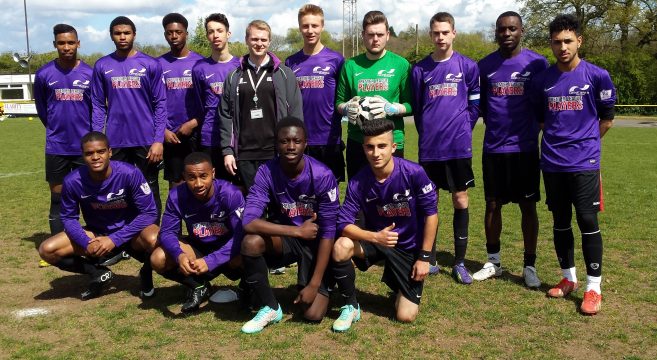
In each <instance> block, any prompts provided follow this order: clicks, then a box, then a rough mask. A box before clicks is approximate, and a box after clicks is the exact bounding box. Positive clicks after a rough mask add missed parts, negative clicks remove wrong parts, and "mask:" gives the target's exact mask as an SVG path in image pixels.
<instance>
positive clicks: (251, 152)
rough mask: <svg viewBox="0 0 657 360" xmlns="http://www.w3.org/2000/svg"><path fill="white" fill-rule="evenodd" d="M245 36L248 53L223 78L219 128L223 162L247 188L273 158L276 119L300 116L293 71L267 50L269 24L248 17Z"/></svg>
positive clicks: (300, 106)
mask: <svg viewBox="0 0 657 360" xmlns="http://www.w3.org/2000/svg"><path fill="white" fill-rule="evenodd" d="M244 41H245V42H246V45H247V46H248V48H249V53H248V54H247V55H245V56H243V57H242V58H241V59H240V66H239V67H238V68H237V69H235V70H233V71H231V72H230V74H228V76H227V77H226V80H225V81H224V89H225V91H224V92H223V95H222V98H221V103H220V105H219V117H220V124H219V130H220V136H221V147H222V154H223V156H224V162H223V164H224V167H225V168H226V171H228V173H229V174H230V175H233V176H234V175H239V177H240V179H241V181H242V182H243V183H244V186H245V188H246V189H247V191H248V189H249V188H250V187H251V185H253V179H254V177H255V174H256V171H257V170H258V167H259V166H260V165H262V164H264V163H265V162H266V161H267V160H270V159H272V158H273V157H274V154H275V152H276V133H275V127H276V123H278V122H279V121H280V120H281V119H283V118H284V117H286V116H294V117H297V118H299V119H303V109H302V101H301V92H300V91H299V86H298V85H297V80H296V78H295V77H294V73H293V72H292V70H290V68H288V67H287V66H285V65H283V64H282V63H281V61H280V60H279V59H278V58H277V57H276V55H274V54H273V53H271V52H269V51H268V49H269V44H270V42H271V28H270V27H269V24H267V23H266V22H264V21H262V20H253V21H251V22H250V23H249V25H248V26H247V27H246V36H245V38H244Z"/></svg>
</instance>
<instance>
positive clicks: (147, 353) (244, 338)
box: [0, 118, 657, 359]
mask: <svg viewBox="0 0 657 360" xmlns="http://www.w3.org/2000/svg"><path fill="white" fill-rule="evenodd" d="M482 133H483V127H481V126H477V127H476V129H475V137H474V148H475V149H476V150H477V151H476V152H475V154H474V158H473V167H474V170H475V174H476V176H477V178H476V184H477V187H475V188H474V189H471V191H470V203H471V206H470V219H471V220H470V243H469V249H468V255H467V259H469V260H468V261H467V263H466V265H467V266H468V267H469V269H470V270H471V271H472V272H474V271H476V270H478V269H479V268H480V267H481V266H482V264H483V262H485V259H486V254H485V252H486V251H485V246H484V243H485V238H484V229H483V211H484V201H483V183H482V181H481V165H480V164H481V152H480V151H481V142H482ZM0 138H1V139H2V140H1V142H0V199H1V203H2V206H0V229H2V231H1V232H0V243H1V244H2V247H1V248H0V272H1V273H2V276H0V293H1V294H2V296H0V348H2V349H3V351H2V352H0V358H16V359H25V358H29V359H43V358H55V359H69V358H98V359H116V358H143V359H152V358H159V359H197V358H236V357H237V358H275V359H278V358H363V359H370V358H438V359H442V358H490V359H501V358H532V359H535V358H538V359H541V358H545V359H551V358H628V359H654V358H657V292H656V291H655V289H656V288H657V283H656V280H655V278H656V276H655V275H656V274H655V269H657V261H656V259H657V256H656V255H657V254H656V251H655V247H654V244H655V242H654V241H655V238H656V237H657V236H656V235H657V229H656V228H657V226H656V225H655V220H654V219H655V214H656V213H657V205H656V204H657V188H656V187H655V184H657V156H655V154H657V141H655V139H657V129H655V128H614V129H612V130H611V131H610V132H609V133H608V134H607V136H606V137H605V139H604V141H603V161H602V166H603V170H602V172H603V184H604V195H605V203H606V211H605V212H604V213H601V214H600V227H601V229H602V232H603V239H604V244H605V254H604V265H603V266H604V271H603V279H604V280H603V287H602V289H603V307H602V312H601V313H600V314H599V315H596V316H594V317H587V316H582V315H580V314H579V313H578V311H577V309H578V306H579V303H580V302H581V297H582V295H583V292H582V291H581V290H580V291H578V292H577V293H575V294H574V296H571V297H569V298H567V299H547V298H546V297H545V291H546V290H547V289H548V288H549V286H551V285H553V284H555V283H556V282H557V281H559V279H560V276H561V275H560V271H559V268H558V263H557V261H556V258H555V255H554V250H553V246H552V235H551V217H550V214H549V213H548V212H547V209H546V206H545V205H544V204H543V203H542V202H541V203H539V204H538V209H539V218H540V222H541V225H540V233H539V245H538V259H537V269H538V272H539V276H540V277H541V279H542V280H543V282H544V285H543V287H542V288H541V289H540V290H538V291H533V290H528V289H526V288H525V287H524V286H523V285H522V278H521V272H522V240H521V239H522V238H521V232H520V212H519V210H518V209H517V207H516V206H513V205H509V206H506V207H505V209H504V212H503V220H504V230H503V233H502V264H503V266H504V268H505V270H506V271H505V274H504V275H503V276H502V277H500V278H497V279H494V280H489V281H485V282H481V283H475V284H473V285H471V286H462V285H457V284H456V283H455V282H454V281H453V280H452V279H451V278H450V277H449V275H448V272H447V269H449V265H450V264H451V261H452V254H453V249H452V240H451V216H452V209H451V206H450V203H451V201H450V198H449V194H447V193H445V192H441V193H440V220H441V227H440V230H439V243H438V248H439V251H440V254H439V262H440V265H441V266H442V267H443V269H444V270H443V271H442V272H441V274H440V275H438V276H435V277H431V278H429V279H428V281H427V282H426V284H425V291H424V296H423V299H422V305H421V307H420V315H419V317H418V319H417V321H416V322H415V323H414V324H400V323H397V322H395V321H394V320H392V316H393V311H392V309H393V301H394V299H393V298H392V297H390V293H389V292H388V289H387V288H386V287H385V285H383V284H382V283H380V282H379V278H380V275H381V271H380V269H378V268H374V269H372V270H371V271H369V272H367V273H360V272H358V273H357V287H358V290H359V294H358V295H359V300H360V304H361V307H362V309H363V319H362V320H361V322H359V323H357V324H356V325H354V327H353V329H352V330H351V331H349V332H348V333H345V334H333V333H331V331H330V326H331V323H332V321H333V320H334V319H335V318H336V317H337V309H338V307H339V305H340V304H339V299H337V297H336V298H334V299H333V300H334V301H333V302H332V305H333V307H332V309H331V310H330V311H329V313H328V315H327V318H326V319H325V320H324V321H323V322H322V323H321V324H317V325H313V324H307V323H304V322H302V321H300V320H299V318H300V317H299V316H298V314H296V309H295V308H294V307H293V306H292V304H291V302H292V299H293V298H294V296H295V294H296V292H295V291H294V287H293V284H294V281H295V279H296V270H295V269H294V268H291V269H288V273H287V274H285V275H282V276H271V277H270V280H271V282H272V284H273V286H274V287H275V288H276V290H275V293H276V295H277V297H278V299H279V301H280V302H281V304H282V306H283V310H284V312H285V318H284V321H283V322H282V323H281V324H277V325H274V326H271V327H269V328H267V329H265V330H264V331H263V333H261V334H259V335H255V336H254V335H251V336H248V335H243V334H240V332H239V329H240V327H241V325H242V324H243V322H245V321H247V320H248V319H249V318H250V317H251V316H253V315H252V314H249V313H247V312H245V311H243V310H240V309H239V308H238V306H236V305H234V304H226V305H215V304H206V305H204V306H203V307H202V309H201V311H200V313H198V314H196V315H193V316H188V317H184V316H181V315H180V313H179V309H180V302H181V300H182V299H183V298H184V295H185V291H184V289H183V288H182V287H181V286H179V285H177V284H175V283H173V282H170V281H168V280H164V279H162V278H161V277H159V276H155V281H156V288H157V290H156V291H157V296H156V297H155V298H154V299H152V300H148V301H147V302H142V301H141V300H140V299H139V298H138V296H137V293H138V286H139V284H138V280H137V277H136V276H137V272H138V269H139V265H138V264H137V262H135V261H134V260H132V261H128V262H122V263H120V264H119V265H117V266H115V267H114V271H115V273H116V274H117V277H116V279H115V280H114V281H113V283H112V286H111V287H110V288H109V290H108V291H107V292H106V293H105V295H104V296H102V297H101V298H99V299H95V300H91V301H88V302H81V301H80V300H79V293H80V292H81V290H82V289H83V288H84V286H85V285H86V281H87V279H86V277H84V276H81V275H75V274H69V273H65V272H62V271H60V270H58V269H56V268H54V267H49V268H44V269H39V268H38V267H37V262H38V259H39V257H38V254H37V252H36V249H35V247H36V246H37V245H38V244H39V243H40V242H41V241H42V240H44V239H45V238H46V237H47V236H48V234H47V233H48V221H47V215H48V206H49V193H48V186H47V183H46V182H45V181H44V175H45V174H44V170H43V169H44V165H43V161H44V160H43V143H44V140H43V138H44V130H43V126H42V125H41V123H40V122H39V121H38V120H37V119H35V120H32V121H29V120H27V119H26V118H18V119H7V120H5V121H4V122H0ZM416 143H417V134H416V133H415V129H414V128H413V127H412V126H408V127H407V144H408V146H407V147H406V153H407V157H408V158H410V159H416V158H417V154H416V152H415V148H416ZM162 184H163V186H162V188H163V191H162V194H163V196H164V195H165V194H166V188H167V187H166V185H164V182H162ZM343 188H344V187H343ZM543 198H544V195H543ZM163 200H164V199H163ZM573 224H574V222H573ZM575 234H576V238H577V239H579V234H578V233H577V231H575ZM577 243H578V244H579V240H578V241H577ZM576 247H577V251H576V258H577V265H578V270H579V273H578V276H579V279H580V281H582V283H584V281H585V276H586V274H585V269H584V266H583V260H582V256H581V250H579V248H580V246H579V245H576ZM214 284H215V285H218V286H232V284H231V283H229V282H228V281H227V280H225V279H224V278H219V279H217V280H215V281H214ZM32 308H39V309H44V310H45V311H46V312H47V314H40V312H43V311H41V310H40V311H32V312H31V313H32V314H36V316H33V317H24V318H18V317H17V316H16V311H20V310H25V309H32Z"/></svg>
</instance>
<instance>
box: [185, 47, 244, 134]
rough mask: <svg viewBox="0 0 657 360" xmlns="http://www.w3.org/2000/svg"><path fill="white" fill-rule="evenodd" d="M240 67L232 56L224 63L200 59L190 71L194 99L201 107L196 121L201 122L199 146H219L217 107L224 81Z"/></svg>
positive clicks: (238, 61)
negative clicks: (194, 91)
mask: <svg viewBox="0 0 657 360" xmlns="http://www.w3.org/2000/svg"><path fill="white" fill-rule="evenodd" d="M238 66H240V58H239V57H237V56H233V58H232V59H230V60H229V61H227V62H225V63H220V62H216V61H214V60H213V59H212V57H208V58H205V59H201V60H200V61H198V62H197V63H196V65H194V69H192V78H193V82H194V89H195V90H196V97H197V98H198V99H200V100H199V102H200V104H201V106H200V107H199V108H198V109H197V111H198V114H197V115H196V119H198V120H199V121H201V145H203V146H219V144H220V141H219V140H220V137H219V122H218V121H217V116H218V115H217V107H218V106H219V101H220V100H221V95H222V94H223V92H224V80H225V79H226V76H227V75H228V73H229V72H231V71H232V70H234V69H235V68H237V67H238Z"/></svg>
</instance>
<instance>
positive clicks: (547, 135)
mask: <svg viewBox="0 0 657 360" xmlns="http://www.w3.org/2000/svg"><path fill="white" fill-rule="evenodd" d="M532 101H535V102H536V103H535V105H534V106H535V108H536V111H538V112H539V114H538V117H539V119H540V120H542V121H543V122H544V124H543V139H542V142H541V169H542V170H543V171H547V172H579V171H587V170H598V169H600V127H599V126H600V125H599V121H600V118H599V116H598V112H599V111H600V110H601V109H604V108H609V107H613V106H614V104H615V103H616V89H615V88H614V84H613V83H612V81H611V78H610V77H609V73H607V71H606V70H604V69H602V68H599V67H597V66H595V65H593V64H591V63H588V62H586V61H584V60H581V62H580V63H579V64H578V65H577V67H576V68H575V69H574V70H572V71H569V72H562V71H561V70H559V68H558V67H557V66H556V65H552V66H550V67H549V68H548V69H547V70H545V71H544V72H542V73H540V74H539V75H538V76H537V77H536V79H535V81H532ZM603 120H610V119H603Z"/></svg>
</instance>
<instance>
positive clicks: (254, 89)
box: [246, 69, 267, 107]
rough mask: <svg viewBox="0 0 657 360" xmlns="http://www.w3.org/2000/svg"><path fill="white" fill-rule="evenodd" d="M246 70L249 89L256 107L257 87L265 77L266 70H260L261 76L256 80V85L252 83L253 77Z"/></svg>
mask: <svg viewBox="0 0 657 360" xmlns="http://www.w3.org/2000/svg"><path fill="white" fill-rule="evenodd" d="M249 70H250V69H248V70H247V71H246V73H247V74H248V75H249V82H250V83H251V87H252V88H253V102H254V103H255V105H256V107H257V106H258V87H259V86H260V83H261V82H262V79H264V78H265V76H266V75H267V70H266V69H262V75H260V79H258V82H257V83H255V84H254V83H253V76H252V75H251V71H249Z"/></svg>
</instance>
